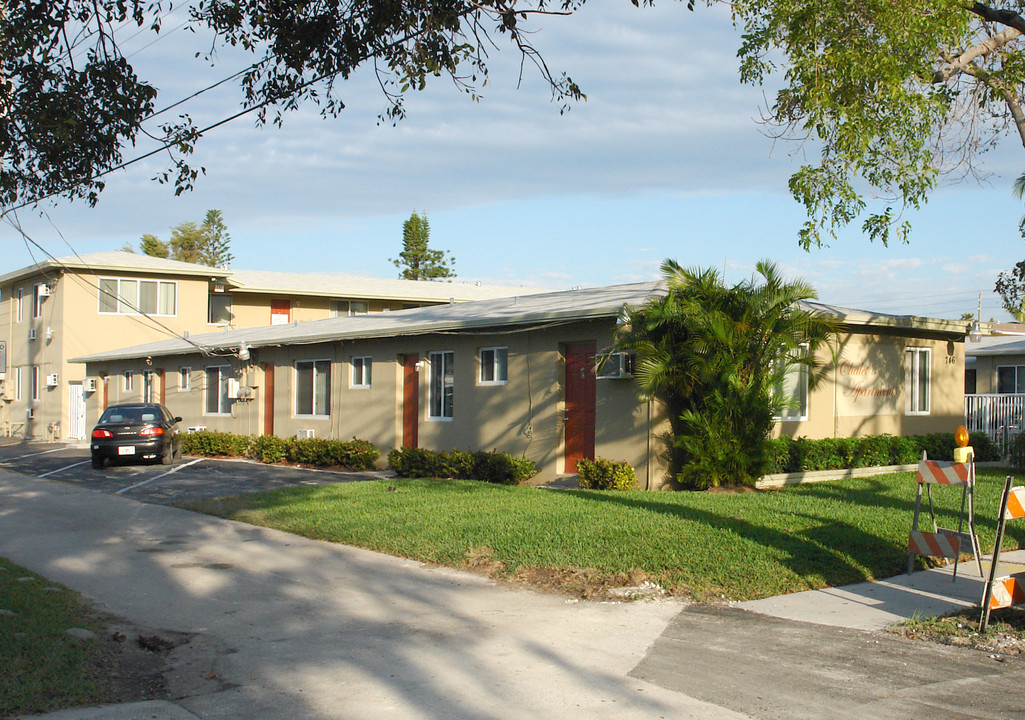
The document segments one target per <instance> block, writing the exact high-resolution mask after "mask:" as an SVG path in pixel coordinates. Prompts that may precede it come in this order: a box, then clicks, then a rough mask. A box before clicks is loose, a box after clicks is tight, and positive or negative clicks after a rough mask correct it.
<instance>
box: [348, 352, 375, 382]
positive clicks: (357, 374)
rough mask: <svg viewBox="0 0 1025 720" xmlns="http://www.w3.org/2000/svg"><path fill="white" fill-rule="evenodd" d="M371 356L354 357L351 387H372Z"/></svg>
mask: <svg viewBox="0 0 1025 720" xmlns="http://www.w3.org/2000/svg"><path fill="white" fill-rule="evenodd" d="M370 365H371V363H370V358H369V357H354V358H353V359H352V381H351V384H350V387H354V388H368V387H370Z"/></svg>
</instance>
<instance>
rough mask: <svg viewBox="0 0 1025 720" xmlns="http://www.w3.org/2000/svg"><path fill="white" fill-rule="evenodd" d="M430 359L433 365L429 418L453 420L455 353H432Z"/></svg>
mask: <svg viewBox="0 0 1025 720" xmlns="http://www.w3.org/2000/svg"><path fill="white" fill-rule="evenodd" d="M428 357H429V358H430V364H431V379H430V385H429V389H430V403H429V406H430V413H429V417H430V418H431V419H433V420H451V419H452V396H453V385H454V378H455V376H454V373H453V365H454V362H455V353H454V352H451V351H449V352H432V353H430V354H429V356H428Z"/></svg>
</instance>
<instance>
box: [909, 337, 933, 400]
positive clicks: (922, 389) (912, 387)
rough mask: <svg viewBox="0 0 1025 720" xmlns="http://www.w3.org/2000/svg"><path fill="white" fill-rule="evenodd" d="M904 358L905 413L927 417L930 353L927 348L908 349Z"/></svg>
mask: <svg viewBox="0 0 1025 720" xmlns="http://www.w3.org/2000/svg"><path fill="white" fill-rule="evenodd" d="M905 356H906V358H907V367H906V369H905V385H904V395H905V400H904V406H905V411H906V412H907V414H908V415H928V414H929V384H930V372H929V371H930V362H931V360H932V351H931V350H930V349H929V348H908V349H907V353H906V354H905Z"/></svg>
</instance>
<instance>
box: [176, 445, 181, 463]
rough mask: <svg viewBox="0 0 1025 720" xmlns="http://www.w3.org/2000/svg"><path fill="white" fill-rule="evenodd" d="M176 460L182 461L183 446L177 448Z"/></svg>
mask: <svg viewBox="0 0 1025 720" xmlns="http://www.w3.org/2000/svg"><path fill="white" fill-rule="evenodd" d="M174 459H175V460H181V459H182V446H181V445H179V446H178V447H176V448H175V449H174Z"/></svg>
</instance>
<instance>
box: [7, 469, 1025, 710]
mask: <svg viewBox="0 0 1025 720" xmlns="http://www.w3.org/2000/svg"><path fill="white" fill-rule="evenodd" d="M0 555H3V556H5V557H9V558H10V559H11V560H13V561H14V562H17V563H19V564H21V565H23V566H25V567H28V568H30V569H32V570H34V571H36V572H38V573H40V574H42V575H45V576H46V577H48V578H51V579H53V580H55V581H58V582H61V583H63V584H64V585H67V586H69V587H72V588H74V589H76V590H79V591H80V592H83V593H84V594H86V595H87V596H89V597H91V598H93V599H95V600H97V601H98V602H99V603H100V604H101V606H102V607H103V609H105V610H108V611H110V612H112V613H114V614H117V615H120V616H122V617H125V618H128V619H130V620H132V621H134V622H137V623H139V624H142V625H146V626H149V627H153V628H162V629H164V630H168V631H177V632H186V633H190V634H191V635H192V638H193V639H192V641H191V642H189V643H187V644H186V645H183V646H182V647H180V648H178V649H176V650H174V651H173V653H172V660H173V665H174V672H173V673H172V674H171V676H170V678H169V682H170V686H171V692H172V699H173V702H164V701H159V702H151V703H135V704H128V705H122V706H114V707H109V706H108V707H105V708H89V709H76V710H71V711H63V712H62V713H56V714H52V715H50V716H44V717H47V718H49V720H71V719H72V718H74V719H75V720H136V719H138V720H191V718H194V717H195V718H200V719H202V720H220V719H222V718H223V719H225V720H228V719H229V718H230V719H232V720H234V719H235V718H260V719H261V720H279V719H280V720H286V719H287V720H293V719H295V718H300V719H302V718H310V719H311V720H321V719H324V720H334V719H335V718H339V719H340V718H346V719H348V718H375V719H376V718H380V717H386V718H389V719H396V720H404V719H405V718H418V719H419V718H438V719H439V720H440V719H441V718H445V719H446V720H447V719H449V718H454V719H456V720H459V719H461V718H465V719H466V720H469V719H470V718H473V719H477V718H484V719H485V720H486V719H489V718H495V719H499V718H522V717H524V716H528V715H529V716H534V717H539V718H579V717H589V718H617V719H619V718H626V719H627V720H629V719H630V718H658V717H667V718H669V717H672V718H703V719H711V720H714V719H717V718H727V719H737V718H745V717H767V716H766V715H764V714H761V713H759V712H757V711H756V710H755V708H754V706H752V707H751V709H750V710H749V709H748V706H747V705H743V704H741V705H738V704H737V703H736V702H730V701H729V700H728V699H726V698H727V697H728V696H730V695H731V694H732V695H733V696H734V697H735V696H736V692H735V691H733V690H730V683H731V682H735V680H730V677H729V672H728V671H723V672H725V674H723V672H719V671H716V672H714V673H713V676H715V677H718V676H720V675H721V676H722V681H723V682H725V683H726V686H724V687H722V688H721V689H719V688H716V687H714V686H710V685H709V684H708V683H709V682H712V679H711V678H710V679H709V680H708V681H707V682H706V681H702V683H700V684H699V685H688V684H687V683H686V682H685V677H686V676H689V677H697V673H698V671H699V670H700V668H701V667H702V666H708V662H707V661H706V660H705V659H704V657H705V654H707V652H708V651H706V650H703V647H708V648H709V650H711V648H712V645H714V644H715V643H716V640H715V639H714V635H713V636H710V638H709V639H708V640H707V642H708V643H711V644H710V645H707V646H702V647H698V646H696V645H693V644H691V645H681V644H680V642H681V640H685V639H686V638H691V639H692V640H694V641H697V639H698V637H699V633H698V628H700V629H701V631H702V632H704V631H705V630H707V629H708V628H709V621H708V619H707V618H705V617H702V618H701V619H700V622H699V624H698V625H696V626H695V625H693V624H690V625H689V624H688V623H693V622H694V617H696V616H694V617H689V616H693V615H694V614H693V612H689V611H687V609H686V608H685V606H684V605H683V604H682V603H678V602H675V601H644V602H634V603H586V602H585V603H577V602H573V601H567V600H566V599H565V598H562V597H559V596H554V595H546V594H542V593H537V592H532V591H529V590H518V589H514V588H509V587H505V586H501V585H497V584H496V583H494V582H491V581H489V580H487V579H485V578H482V577H480V576H477V575H473V574H469V573H464V572H459V571H454V570H449V569H445V568H437V567H430V566H425V565H423V564H421V563H418V562H413V561H408V560H403V559H400V558H395V557H391V556H387V555H381V554H378V553H373V552H369V551H365V550H361V549H358V548H352V547H348V546H342V545H335V544H331V543H324V542H318V541H314V540H307V539H305V538H301V537H296V536H293V535H288V534H285V533H281V532H277V531H273V530H267V529H264V528H257V527H252V526H248V525H243V524H239V523H233V522H228V521H224V520H220V519H217V518H212V517H208V516H203V515H198V514H193V513H189V512H185V511H181V510H177V509H174V508H170V507H162V506H156V505H145V504H141V503H138V502H135V501H132V500H128V499H125V498H123V497H117V496H111V495H104V494H101V493H98V492H94V491H90V490H86V489H82V488H79V487H74V486H70V485H63V484H60V483H51V482H48V481H41V480H38V479H34V478H28V477H24V476H20V475H14V474H11V473H5V472H2V471H0ZM1007 557H1008V559H1009V560H1012V561H1017V562H1021V561H1025V552H1020V551H1019V552H1016V553H1010V554H1008V556H1007ZM985 569H986V571H987V572H988V566H987V567H986V568H985ZM1009 569H1010V570H1012V571H1013V570H1015V568H1013V567H1011V568H1009ZM950 572H951V569H950V568H949V567H948V568H938V569H935V570H930V571H927V572H917V573H914V574H913V575H911V576H898V577H897V578H891V579H889V580H886V581H883V582H878V583H862V584H859V585H855V586H850V587H846V588H833V589H828V590H821V591H811V592H806V593H796V594H793V595H788V596H783V597H778V598H769V599H766V600H759V601H754V602H749V603H740V604H738V605H739V608H743V609H744V611H746V612H744V611H741V610H738V609H737V608H733V609H724V610H731V611H730V612H727V613H726V614H724V615H723V616H722V618H721V619H720V620H716V622H720V621H722V622H729V623H732V624H736V625H739V626H750V627H748V628H747V629H746V630H745V629H744V628H743V627H737V628H736V629H735V630H736V631H737V632H738V633H741V634H740V635H738V637H744V638H745V640H744V643H743V644H744V645H746V644H747V643H750V642H756V641H757V640H758V638H761V637H763V636H764V637H765V640H766V647H765V648H762V649H760V648H757V647H752V648H751V649H750V653H752V654H751V655H750V657H751V659H754V658H759V657H761V658H763V660H762V661H760V664H765V663H768V665H766V668H767V669H769V670H771V668H772V667H773V664H774V663H778V662H781V660H782V658H775V657H774V656H773V652H776V651H774V650H772V649H771V644H770V643H771V642H772V638H771V637H768V636H767V633H766V632H765V631H763V630H761V629H759V628H761V627H763V623H762V622H761V621H759V620H758V618H759V617H764V616H773V617H776V618H782V619H784V620H777V621H775V622H777V623H782V622H792V621H801V622H802V623H814V624H817V625H805V626H803V627H804V628H807V632H806V631H805V630H804V629H802V626H800V625H799V624H796V623H794V624H791V625H789V626H786V627H787V628H788V629H787V632H788V633H790V634H791V635H792V637H793V638H794V640H793V645H792V646H790V649H788V650H786V653H787V657H788V658H789V657H790V656H791V655H793V652H794V650H793V648H797V647H801V643H802V640H801V638H802V637H807V640H806V641H805V642H809V643H811V642H819V643H821V640H817V638H821V637H822V635H821V632H819V631H816V630H814V628H815V627H822V626H835V627H840V628H857V629H860V630H875V629H879V628H882V627H885V626H886V625H888V624H890V623H892V622H896V621H899V620H900V619H904V618H909V617H913V616H914V615H916V614H918V615H932V614H940V613H944V612H948V611H950V610H953V609H956V608H958V607H963V606H967V605H972V604H975V603H977V602H978V599H979V598H980V597H981V592H982V581H981V580H980V579H979V578H978V571H977V569H976V567H975V565H974V563H967V564H962V565H961V567H960V570H959V573H958V579H957V581H956V582H952V581H951V577H950ZM699 609H700V608H698V607H697V606H695V607H694V608H692V610H699ZM713 610H714V609H713ZM681 611H683V612H681ZM752 613H759V615H754V614H752ZM699 614H700V613H699ZM685 616H688V617H685ZM708 617H712V616H708ZM773 627H774V628H781V627H783V626H782V625H776V626H773ZM681 628H688V629H686V630H682V629H681ZM773 632H776V631H775V630H774V631H773ZM745 633H746V634H745ZM803 633H806V634H803ZM826 637H832V636H830V635H827V636H826ZM674 638H675V639H674ZM724 639H725V635H724V636H723V640H724ZM670 640H673V642H670ZM702 642H706V641H705V640H702ZM720 644H721V643H720ZM730 645H731V646H732V645H738V643H730ZM680 647H686V651H685V652H686V654H687V657H686V658H682V657H680V656H679V653H680V652H681V650H679V649H678V648H680ZM660 648H661V649H660ZM738 648H739V645H738ZM674 653H676V654H675V655H674ZM791 659H792V658H791ZM684 660H686V662H684ZM937 661H938V663H940V664H942V663H947V662H949V658H939V657H938V658H937ZM730 662H731V663H733V664H734V665H736V664H737V663H738V660H736V659H734V660H731V661H730ZM688 663H689V667H690V668H691V669H689V670H687V671H683V670H682V669H681V668H684V667H687V666H688ZM798 665H800V663H798ZM656 666H658V667H667V668H669V670H668V672H669V673H670V674H671V673H672V672H673V668H675V672H676V673H677V676H678V679H673V678H672V677H670V678H669V679H668V680H667V679H666V673H665V671H659V672H658V673H655V672H653V673H652V674H651V676H650V679H649V678H648V677H647V675H645V672H646V670H645V668H652V667H656ZM642 670H644V671H645V672H641V671H642ZM706 670H710V666H708V667H706ZM940 671H941V670H938V671H937V672H940ZM865 672H866V673H868V674H867V675H866V676H865V679H864V682H865V683H866V687H871V686H872V684H873V677H880V678H881V676H873V675H872V674H871V673H872V672H886V673H889V670H888V669H887V668H883V669H880V670H878V671H877V670H875V669H872V670H868V671H865ZM942 672H944V673H945V672H946V670H942ZM681 673H682V675H681ZM679 678H682V679H679ZM798 680H799V678H798ZM766 682H770V681H769V680H766ZM884 684H885V683H884V682H883V681H882V679H880V682H879V683H878V685H879V686H880V687H882V686H883V685H884ZM827 689H828V688H827ZM756 690H757V689H756ZM807 697H809V696H808V695H807V693H804V692H803V691H801V689H800V686H798V687H797V689H796V690H795V691H794V694H793V695H792V696H791V697H790V698H788V699H785V700H784V701H782V702H784V703H785V705H786V706H790V705H793V704H794V703H796V702H797V701H798V700H802V699H807ZM717 698H723V699H722V700H717ZM731 707H732V709H730V708H731ZM748 712H750V713H752V714H751V715H748V714H747V713H748ZM826 714H828V713H826ZM950 716H951V717H953V716H954V715H950ZM980 717H981V715H980Z"/></svg>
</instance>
